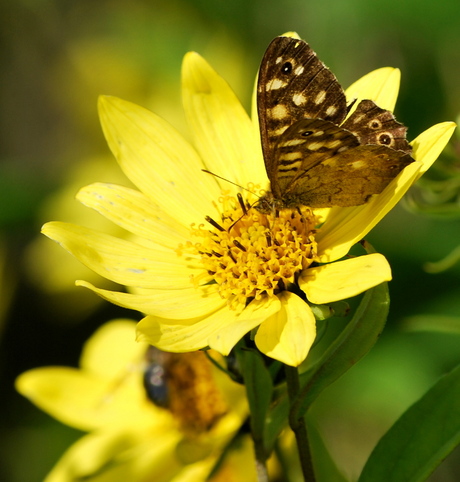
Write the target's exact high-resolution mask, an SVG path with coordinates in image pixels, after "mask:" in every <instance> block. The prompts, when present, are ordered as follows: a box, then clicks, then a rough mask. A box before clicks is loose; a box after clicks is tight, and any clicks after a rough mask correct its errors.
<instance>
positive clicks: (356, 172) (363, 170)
mask: <svg viewBox="0 0 460 482" xmlns="http://www.w3.org/2000/svg"><path fill="white" fill-rule="evenodd" d="M389 150H390V149H388V148H386V147H384V146H377V145H361V146H358V147H355V148H352V149H348V150H346V151H344V152H342V153H339V154H337V155H336V156H333V157H331V158H329V159H328V160H326V161H324V162H322V163H320V164H317V165H316V166H315V167H313V168H312V169H310V170H308V171H306V172H305V173H304V175H303V177H302V178H301V186H302V187H301V189H298V188H297V187H296V188H295V189H293V190H292V191H291V192H286V193H285V195H284V196H285V203H286V204H291V205H293V204H295V203H297V204H298V205H299V204H303V205H306V206H310V207H314V208H324V207H331V206H342V207H347V206H359V205H360V204H364V203H365V202H367V201H368V200H369V198H370V197H371V196H372V195H373V194H378V193H381V192H382V191H383V189H385V187H386V186H387V185H388V184H389V183H390V182H391V181H392V179H394V178H395V176H396V175H397V173H399V172H400V171H401V170H402V169H403V168H404V167H406V166H407V165H409V164H410V163H411V162H413V159H412V158H411V157H410V155H409V154H406V153H404V152H402V151H394V153H397V154H393V153H392V154H391V155H390V156H389V155H388V154H389V153H388V151H389Z"/></svg>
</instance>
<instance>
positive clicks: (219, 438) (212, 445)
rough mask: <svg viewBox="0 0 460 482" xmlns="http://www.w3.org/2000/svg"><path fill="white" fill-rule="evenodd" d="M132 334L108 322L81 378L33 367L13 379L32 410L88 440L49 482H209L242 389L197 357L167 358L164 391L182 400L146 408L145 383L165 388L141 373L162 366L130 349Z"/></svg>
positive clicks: (144, 350)
mask: <svg viewBox="0 0 460 482" xmlns="http://www.w3.org/2000/svg"><path fill="white" fill-rule="evenodd" d="M134 332H135V323H134V322H133V321H130V320H114V321H112V322H109V323H107V324H105V325H104V326H103V327H102V328H100V329H99V330H98V331H97V332H96V333H95V334H94V335H93V336H92V337H91V338H90V339H89V340H88V342H87V343H86V345H85V347H84V349H83V352H82V356H81V361H80V368H79V369H76V368H67V367H45V368H37V369H33V370H30V371H28V372H25V373H23V374H22V375H20V376H19V377H18V379H17V381H16V387H17V389H18V391H19V392H20V393H21V394H22V395H24V396H26V397H28V398H29V399H30V400H31V401H32V402H33V403H35V404H36V405H37V406H38V407H40V408H41V409H42V410H44V411H46V412H48V413H49V414H50V415H52V416H54V417H55V418H56V419H58V420H60V421H61V422H63V423H65V424H67V425H70V426H72V427H75V428H77V429H80V430H84V431H90V433H89V434H87V435H85V436H83V437H82V438H81V439H80V440H78V441H77V442H76V443H75V444H74V445H73V446H72V447H70V449H69V450H68V451H67V452H66V453H65V454H64V455H63V457H62V458H61V460H60V461H59V462H58V463H57V464H56V466H55V467H54V469H53V470H52V471H51V473H50V474H49V475H48V477H47V479H46V482H66V481H68V482H70V481H74V480H77V479H78V480H80V479H85V480H86V478H88V479H91V480H94V481H99V482H102V481H108V480H110V481H117V480H120V481H121V480H123V481H125V480H129V481H134V482H135V481H145V480H155V481H158V482H160V481H170V480H174V481H177V482H179V481H185V480H207V479H206V477H207V475H208V474H209V472H210V471H211V469H212V468H213V466H214V465H215V464H216V461H217V459H218V457H219V456H220V455H221V452H222V450H223V447H224V446H225V445H226V444H227V443H228V442H229V440H230V439H231V438H232V436H233V435H234V434H235V433H236V431H237V430H238V429H239V428H240V426H241V424H242V423H243V421H244V419H245V417H246V415H247V408H246V405H245V402H244V396H243V395H244V388H243V387H242V386H240V385H237V384H236V383H234V382H231V381H230V380H229V379H228V377H226V376H225V375H223V374H222V373H221V372H219V371H218V370H215V369H214V368H213V367H212V366H211V364H210V362H209V361H208V360H207V359H206V357H205V355H204V354H203V353H201V352H195V353H187V354H180V355H176V354H173V355H171V354H165V355H166V356H173V357H176V358H174V360H173V362H174V363H172V362H171V361H170V362H169V365H167V367H166V365H163V366H164V367H165V370H166V372H167V377H168V378H167V380H168V383H167V387H168V390H173V391H174V390H175V394H176V395H177V391H179V392H180V393H179V395H178V396H174V394H171V396H170V397H169V399H168V403H167V404H166V405H167V408H166V409H165V408H160V407H159V406H157V405H155V404H154V403H152V401H151V400H150V399H149V398H148V397H147V393H146V388H145V387H144V382H143V378H144V374H145V373H147V374H150V375H151V376H152V377H153V379H152V383H150V384H148V385H147V386H148V387H149V388H150V389H153V393H154V394H155V389H156V390H157V392H158V393H159V395H161V386H162V385H161V383H158V382H162V381H164V380H166V379H162V378H161V376H160V375H161V373H160V372H158V371H156V372H154V371H147V369H149V368H150V367H152V366H153V367H154V368H160V369H161V368H162V365H160V364H159V363H157V364H156V365H155V364H152V365H149V364H148V359H147V358H146V355H147V354H148V345H146V344H144V343H135V341H134ZM184 375H186V378H185V379H184ZM147 380H148V381H149V380H150V378H148V379H147ZM158 398H161V397H158ZM159 401H160V402H161V400H159ZM181 402H182V403H181ZM254 475H255V474H254ZM254 479H255V477H253V478H249V479H243V480H254Z"/></svg>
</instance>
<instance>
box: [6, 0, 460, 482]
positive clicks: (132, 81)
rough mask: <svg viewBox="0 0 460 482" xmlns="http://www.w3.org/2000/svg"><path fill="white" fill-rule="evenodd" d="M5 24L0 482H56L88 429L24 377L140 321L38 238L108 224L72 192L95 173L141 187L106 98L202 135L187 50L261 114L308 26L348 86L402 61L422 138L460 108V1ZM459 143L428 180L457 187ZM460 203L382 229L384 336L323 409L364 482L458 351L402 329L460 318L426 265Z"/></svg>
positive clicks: (174, 2) (331, 0)
mask: <svg viewBox="0 0 460 482" xmlns="http://www.w3.org/2000/svg"><path fill="white" fill-rule="evenodd" d="M0 22H1V29H0V39H1V42H0V55H1V66H2V67H1V69H0V79H1V82H0V96H1V108H0V136H1V141H0V226H1V240H0V251H1V253H0V257H1V259H0V270H1V272H0V283H1V285H0V316H1V322H0V323H1V324H0V343H1V351H0V376H1V398H0V404H1V411H0V413H1V416H0V420H1V422H0V480H1V481H6V482H28V481H31V482H34V481H39V480H42V479H43V477H44V476H45V474H46V473H47V472H48V471H49V470H50V468H51V467H52V466H53V464H54V463H55V462H56V461H57V459H58V458H59V456H60V455H61V454H62V453H63V451H64V450H65V449H66V448H67V447H68V446H69V445H70V443H71V442H72V441H74V440H76V439H77V438H78V437H79V436H80V435H81V434H80V433H79V432H77V431H75V430H72V429H70V428H68V427H65V426H63V425H60V424H59V423H57V422H55V421H54V420H53V419H51V418H50V417H48V416H47V415H45V414H43V413H42V412H40V411H39V410H38V409H36V408H35V407H34V406H32V404H30V403H29V402H28V401H27V400H25V399H23V398H22V397H21V396H19V395H18V394H16V393H15V391H14V388H13V382H14V379H15V377H16V376H17V375H18V374H19V373H21V372H23V371H25V370H27V369H30V368H34V367H37V366H44V365H72V366H77V364H78V357H79V353H80V349H81V346H82V343H83V342H84V341H85V340H86V339H87V338H88V337H89V336H90V335H91V333H92V332H93V331H94V330H95V329H96V327H98V326H100V325H101V324H102V323H104V322H105V321H107V320H109V319H110V318H113V317H119V316H129V317H132V318H134V319H139V315H138V314H137V313H130V312H127V311H124V310H121V309H120V308H117V307H113V306H110V305H108V304H106V303H102V302H100V301H99V300H98V299H96V297H95V295H93V294H92V293H90V292H86V291H85V290H83V289H81V288H75V287H74V285H73V280H74V279H75V278H84V279H91V275H90V274H89V273H87V272H86V271H81V268H80V267H79V266H78V265H77V264H76V263H74V262H73V260H72V259H71V258H70V256H68V255H67V254H66V253H64V252H63V250H61V249H60V248H58V247H55V246H54V245H53V243H52V242H51V241H48V240H46V239H43V240H41V239H38V240H37V238H39V235H38V233H39V230H40V226H41V224H43V222H45V221H49V220H57V219H59V220H66V221H74V222H80V223H82V224H85V225H91V224H92V223H98V226H99V227H101V221H100V220H99V219H97V218H96V217H94V218H93V216H94V214H92V213H90V212H89V210H87V209H85V208H83V207H80V206H79V205H78V203H77V202H76V201H74V199H73V196H74V195H75V193H76V191H77V190H78V188H79V187H80V186H83V185H85V184H87V183H90V182H94V181H111V182H118V183H122V184H127V182H128V181H126V180H124V178H123V177H122V175H121V173H120V172H119V171H118V168H117V166H116V163H115V161H114V160H113V159H112V158H111V156H110V154H109V152H108V148H107V146H106V144H105V141H104V139H103V136H102V133H101V130H100V127H99V123H98V118H97V111H96V101H97V96H98V95H99V94H111V95H117V96H119V97H122V98H124V99H126V100H130V101H133V102H136V103H139V104H141V105H143V106H145V107H148V108H150V109H151V110H153V111H155V112H156V113H158V114H160V115H161V116H163V117H164V118H166V119H167V120H168V121H170V122H171V123H172V124H173V125H174V126H176V127H177V128H178V129H179V130H180V131H181V132H183V133H184V135H185V136H187V133H186V126H185V122H184V118H183V115H182V111H181V99H180V89H179V86H180V66H181V61H182V57H183V55H184V54H185V53H186V52H187V51H189V50H195V51H198V52H199V53H201V54H202V55H203V56H205V57H206V59H207V60H208V61H209V62H210V63H211V64H212V65H213V66H214V67H215V68H216V70H217V71H218V72H219V73H221V74H222V75H223V76H224V77H225V78H226V79H227V80H228V81H229V83H230V85H231V86H232V87H233V88H234V90H235V91H236V93H237V95H238V96H239V97H240V99H241V100H242V101H243V103H244V105H245V106H246V107H248V106H249V103H250V96H251V91H252V87H253V83H254V78H255V75H256V71H257V68H258V63H259V61H260V59H261V56H262V54H263V52H264V50H265V48H266V46H267V45H268V43H269V41H270V40H271V39H272V38H273V37H274V36H276V35H279V34H281V33H283V32H286V31H290V30H295V31H297V32H298V33H299V35H300V36H301V37H302V38H304V39H305V40H307V41H308V42H309V43H310V44H311V45H312V47H313V48H314V49H315V50H316V52H317V53H318V54H319V56H320V58H321V59H322V60H323V61H324V62H325V63H326V64H327V65H328V66H329V67H330V68H331V69H332V70H333V71H334V72H335V74H336V75H337V77H338V79H339V81H340V82H341V84H342V85H344V86H347V85H349V84H350V83H351V82H353V81H354V80H356V79H357V78H359V77H360V76H362V75H363V74H365V73H367V72H368V71H370V70H373V69H375V68H378V67H382V66H387V65H390V66H394V67H399V68H400V69H401V70H402V85H401V94H400V98H399V101H398V105H397V108H396V114H397V117H398V119H399V120H400V121H402V122H404V123H405V124H406V125H408V126H409V138H410V139H412V138H414V137H415V136H416V135H417V134H418V133H420V132H421V131H423V130H424V129H426V128H428V127H429V126H430V125H432V124H435V123H438V122H441V121H445V120H455V118H456V117H457V115H458V114H459V112H460V49H459V47H460V4H459V2H458V0H439V1H438V2H433V1H432V0H417V1H415V0H407V1H405V2H401V1H399V0H388V1H386V2H371V1H369V0H348V1H345V0H314V1H306V0H288V1H272V0H266V1H261V0H244V1H243V0H233V1H228V0H218V1H211V0H188V1H186V0H184V1H179V0H168V1H167V2H163V1H159V0H156V1H155V0H154V1H147V0H144V1H141V0H129V1H128V0H99V1H94V0H73V1H71V0H60V1H59V0H15V1H8V0H1V1H0ZM446 152H447V153H446V154H445V155H444V156H443V157H442V159H441V160H440V161H438V163H439V166H440V167H439V168H438V169H435V170H434V171H433V174H431V176H433V177H436V176H437V177H438V178H443V177H446V175H450V176H452V177H453V178H455V179H458V176H459V175H460V162H459V157H458V152H459V149H458V141H454V142H453V143H451V145H450V147H449V149H448V150H447V151H446ZM446 173H447V174H446ZM457 205H458V203H456V199H455V203H454V209H450V210H449V214H448V215H447V214H446V213H445V212H443V213H444V214H443V215H442V216H433V215H430V216H428V215H426V214H416V213H413V212H409V211H408V210H407V209H404V207H402V206H399V207H398V208H396V209H395V210H394V211H393V212H392V213H391V214H390V215H389V216H387V218H386V219H385V220H384V221H383V222H382V223H381V224H380V225H379V226H378V227H377V228H375V229H374V231H373V232H372V233H371V235H370V236H369V240H370V241H371V243H373V245H374V246H375V248H376V249H377V250H378V251H380V252H382V253H383V254H385V256H387V257H388V259H389V261H390V263H391V265H392V268H393V274H394V280H393V281H392V282H391V284H390V290H391V296H392V302H391V310H390V318H389V320H388V325H387V330H386V332H385V333H384V335H383V336H382V339H381V340H380V341H379V343H378V344H377V346H376V347H375V348H374V350H373V351H372V352H371V354H370V355H368V356H367V357H366V358H365V359H364V360H363V361H361V362H360V363H359V364H358V365H357V366H356V367H355V368H353V369H352V370H351V371H350V372H349V373H348V374H347V375H346V376H344V377H343V378H342V379H341V380H339V381H338V382H337V383H336V384H335V385H334V386H333V387H331V388H330V389H328V390H327V391H326V392H325V393H324V394H323V395H322V396H321V398H320V399H319V400H318V402H317V403H316V405H315V407H314V414H315V416H316V417H317V419H318V420H319V422H320V426H321V429H322V432H323V434H324V436H325V438H326V440H327V442H328V444H329V446H330V449H331V451H332V453H333V455H334V456H335V457H336V458H337V460H338V463H339V465H340V466H341V467H342V468H343V470H344V472H345V473H346V474H348V475H349V476H350V477H351V478H353V477H354V478H356V476H357V475H358V474H359V472H360V470H361V467H362V465H363V463H364V461H365V459H366V458H367V456H368V455H369V453H370V451H371V450H372V448H373V446H374V444H375V443H376V441H377V440H378V438H379V437H380V436H381V435H382V434H383V433H384V432H385V430H386V429H387V428H388V427H389V426H390V425H391V424H392V422H393V421H394V420H395V419H396V418H397V417H398V416H399V415H400V414H401V413H402V412H403V411H404V410H405V409H406V408H407V407H408V406H409V405H410V404H411V403H412V402H413V401H415V400H416V399H417V398H418V397H420V396H421V395H422V394H423V393H424V392H425V391H426V390H427V389H428V388H429V387H430V386H431V385H432V384H433V383H434V382H435V381H436V380H437V379H438V377H439V376H440V375H441V374H443V373H445V372H446V371H448V370H449V369H451V368H452V367H453V366H455V365H456V364H458V362H459V361H460V336H459V335H458V334H454V333H439V332H438V333H433V332H420V331H416V332H414V331H410V330H407V329H405V327H406V326H407V323H406V322H407V318H408V317H409V316H426V315H432V317H431V318H430V321H431V323H432V325H433V326H435V327H436V322H437V320H439V321H440V322H441V321H442V320H446V317H447V321H450V322H453V323H455V322H457V326H458V319H459V318H460V290H459V280H460V264H456V265H454V266H453V267H452V268H450V269H449V270H447V271H444V272H442V273H439V274H428V273H427V272H425V271H424V270H423V265H424V263H426V262H427V261H436V260H439V259H441V258H443V257H444V256H446V255H447V254H448V253H449V252H451V251H452V250H453V249H454V248H455V247H457V245H459V244H460V210H459V208H458V206H457ZM455 206H457V208H456V209H455ZM107 229H113V228H107ZM61 251H62V252H61ZM99 286H101V282H99ZM459 403H460V401H459ZM459 474H460V452H459V451H458V450H457V452H456V453H454V454H452V455H451V456H450V457H449V458H448V459H447V461H446V462H445V463H444V464H443V465H442V466H441V467H440V468H439V469H438V470H437V471H436V473H435V474H434V475H433V476H432V478H431V479H430V480H432V481H442V482H449V481H457V480H459V477H460V476H459Z"/></svg>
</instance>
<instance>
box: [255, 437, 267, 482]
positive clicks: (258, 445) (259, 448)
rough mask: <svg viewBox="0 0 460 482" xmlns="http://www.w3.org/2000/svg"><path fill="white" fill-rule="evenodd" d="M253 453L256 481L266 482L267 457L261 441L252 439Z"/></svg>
mask: <svg viewBox="0 0 460 482" xmlns="http://www.w3.org/2000/svg"><path fill="white" fill-rule="evenodd" d="M254 452H255V455H256V472H257V481H258V482H268V470H267V457H266V455H265V448H264V444H263V441H262V440H256V439H254Z"/></svg>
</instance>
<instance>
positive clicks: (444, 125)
mask: <svg viewBox="0 0 460 482" xmlns="http://www.w3.org/2000/svg"><path fill="white" fill-rule="evenodd" d="M456 127H457V125H456V124H455V122H441V123H440V124H436V125H434V126H432V127H430V128H429V129H427V130H426V131H424V132H422V133H421V134H420V135H419V136H418V137H416V138H415V139H414V140H413V141H412V142H411V145H412V147H413V153H412V155H413V157H414V159H416V160H417V161H419V162H421V163H422V167H421V169H420V172H419V175H418V177H420V176H421V175H422V174H423V173H424V172H425V171H427V170H428V169H429V168H430V167H431V165H432V164H433V162H434V161H436V159H437V158H438V156H439V154H441V152H442V151H443V149H444V147H445V146H446V145H447V143H448V142H449V140H450V138H451V137H452V134H453V133H454V130H455V128H456Z"/></svg>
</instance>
